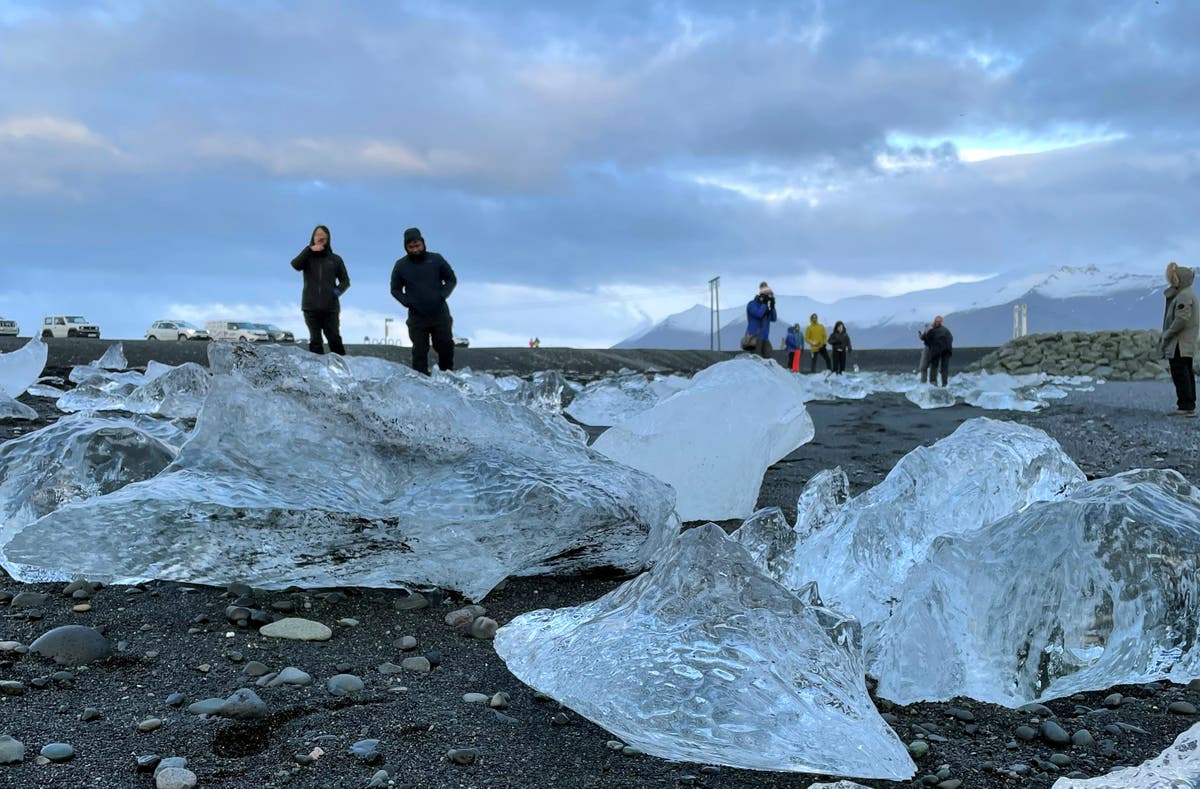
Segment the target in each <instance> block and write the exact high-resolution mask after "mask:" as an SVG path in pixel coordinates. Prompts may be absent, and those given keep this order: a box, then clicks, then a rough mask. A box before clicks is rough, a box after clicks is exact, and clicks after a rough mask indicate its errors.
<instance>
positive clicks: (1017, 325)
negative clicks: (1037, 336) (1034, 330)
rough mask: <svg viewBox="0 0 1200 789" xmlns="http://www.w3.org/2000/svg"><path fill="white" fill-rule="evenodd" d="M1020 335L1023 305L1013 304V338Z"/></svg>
mask: <svg viewBox="0 0 1200 789" xmlns="http://www.w3.org/2000/svg"><path fill="white" fill-rule="evenodd" d="M1020 336H1021V306H1020V305H1019V304H1014V305H1013V335H1012V338H1013V339H1014V340H1015V339H1017V338H1018V337H1020Z"/></svg>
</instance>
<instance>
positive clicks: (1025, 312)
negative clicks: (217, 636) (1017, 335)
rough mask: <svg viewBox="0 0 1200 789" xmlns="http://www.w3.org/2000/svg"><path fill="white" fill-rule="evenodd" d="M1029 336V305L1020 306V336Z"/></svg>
mask: <svg viewBox="0 0 1200 789" xmlns="http://www.w3.org/2000/svg"><path fill="white" fill-rule="evenodd" d="M1026 334H1029V305H1028V304H1022V305H1021V336H1022V337H1024V336H1025V335H1026Z"/></svg>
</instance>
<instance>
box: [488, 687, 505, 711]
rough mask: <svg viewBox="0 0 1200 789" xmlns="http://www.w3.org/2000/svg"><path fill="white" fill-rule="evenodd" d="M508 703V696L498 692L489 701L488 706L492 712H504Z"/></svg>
mask: <svg viewBox="0 0 1200 789" xmlns="http://www.w3.org/2000/svg"><path fill="white" fill-rule="evenodd" d="M508 703H509V698H508V694H507V693H505V692H504V691H500V692H499V693H497V694H495V695H494V696H492V699H491V701H489V702H488V706H489V707H491V708H492V709H494V710H506V709H508Z"/></svg>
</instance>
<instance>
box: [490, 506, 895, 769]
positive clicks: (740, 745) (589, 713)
mask: <svg viewBox="0 0 1200 789" xmlns="http://www.w3.org/2000/svg"><path fill="white" fill-rule="evenodd" d="M495 645H496V652H497V653H498V654H499V655H500V657H501V658H503V659H504V661H505V663H507V664H508V668H509V670H511V671H512V672H513V674H515V675H516V676H517V677H518V678H519V679H520V680H521V681H522V682H525V683H526V684H528V685H530V686H532V687H534V688H536V689H537V690H540V691H542V692H544V693H547V694H549V695H550V696H553V697H554V698H555V699H557V700H558V701H560V702H562V703H563V704H565V705H567V706H568V707H570V708H571V709H573V710H575V711H576V712H578V713H579V714H580V715H583V716H584V717H585V718H588V719H589V720H591V721H594V722H595V723H596V724H598V725H600V726H602V727H603V728H605V729H607V730H608V731H610V732H612V733H613V734H615V735H616V736H617V737H619V738H621V739H622V740H623V741H624V742H627V743H629V744H631V745H634V746H636V747H638V748H640V749H642V750H643V751H645V752H647V753H650V754H653V755H655V756H660V757H663V758H666V759H675V760H682V761H694V762H703V763H708V764H723V765H728V766H731V767H743V768H750V769H756V770H780V771H791V772H815V773H833V774H838V775H847V776H854V777H862V778H891V779H896V780H899V779H904V778H908V777H909V776H911V775H913V774H914V772H915V771H916V768H915V766H914V765H913V763H912V760H911V759H910V758H909V756H908V753H907V752H906V750H905V748H904V745H903V744H902V743H901V742H900V741H899V739H897V737H896V735H895V734H894V733H893V732H892V730H891V728H890V727H889V726H888V725H887V724H886V723H885V722H884V721H883V719H882V718H880V717H879V714H878V713H877V712H876V710H875V707H874V705H873V704H872V702H871V699H870V697H869V696H868V694H867V689H866V686H865V684H864V679H863V666H862V662H861V660H862V659H861V650H860V633H859V627H858V623H857V622H856V621H855V620H854V619H853V618H852V617H848V616H844V615H842V614H841V613H839V612H837V611H833V610H831V609H829V608H826V607H825V606H824V605H823V604H822V603H821V601H820V599H819V598H818V597H817V594H816V591H815V589H813V588H808V589H805V590H804V591H803V592H802V593H801V594H799V595H797V594H794V593H792V592H789V591H788V590H786V589H784V588H783V587H781V586H780V585H779V584H777V583H775V582H774V581H772V580H771V579H770V578H768V577H767V576H765V575H764V574H763V573H762V572H761V571H759V570H758V569H757V567H756V566H755V564H754V561H753V560H752V559H751V558H750V556H749V554H747V553H746V551H745V550H744V549H743V548H742V547H741V546H740V545H738V544H736V543H734V542H733V541H731V540H729V539H727V538H726V537H725V534H724V533H723V532H722V531H721V529H720V528H719V527H718V526H716V525H714V524H711V523H710V524H707V525H704V526H700V527H697V528H695V529H691V530H689V531H687V532H684V533H683V534H681V535H680V536H679V538H678V540H677V541H676V542H675V544H674V545H673V546H671V547H670V548H669V549H668V550H667V551H666V552H665V553H664V554H663V556H662V558H661V559H660V560H659V561H658V563H657V564H656V565H655V566H654V568H653V569H652V570H650V571H648V572H646V573H644V574H643V575H641V576H639V577H638V578H636V579H634V580H632V581H629V582H628V583H626V584H624V585H623V586H621V587H619V588H617V589H614V590H613V591H612V592H609V593H608V594H607V595H605V596H604V597H602V598H600V599H599V600H595V601H593V602H591V603H587V604H585V605H581V606H577V607H575V608H563V609H559V610H556V611H551V610H540V611H532V612H530V613H527V614H522V615H521V616H519V617H517V618H516V619H514V620H513V621H512V622H510V623H509V624H507V625H505V626H504V627H502V628H501V629H500V631H499V632H498V633H497V634H496V641H495Z"/></svg>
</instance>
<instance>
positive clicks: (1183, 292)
mask: <svg viewBox="0 0 1200 789" xmlns="http://www.w3.org/2000/svg"><path fill="white" fill-rule="evenodd" d="M1195 278H1196V272H1195V271H1194V270H1192V269H1190V268H1187V267H1186V266H1181V265H1179V264H1178V263H1176V262H1175V261H1171V263H1170V264H1169V265H1168V266H1167V289H1166V290H1164V291H1163V296H1164V297H1165V298H1166V302H1167V303H1166V306H1165V307H1164V309H1163V330H1162V340H1161V341H1160V342H1159V351H1160V352H1161V353H1162V358H1164V359H1167V360H1168V364H1170V366H1171V381H1172V382H1174V384H1175V406H1176V409H1177V410H1176V411H1175V415H1176V416H1195V415H1196V373H1195V370H1194V368H1193V366H1192V360H1193V358H1194V357H1195V355H1196V336H1197V333H1198V332H1200V309H1198V308H1197V304H1196V294H1195V293H1194V292H1193V291H1192V283H1193V282H1194V281H1195Z"/></svg>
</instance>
